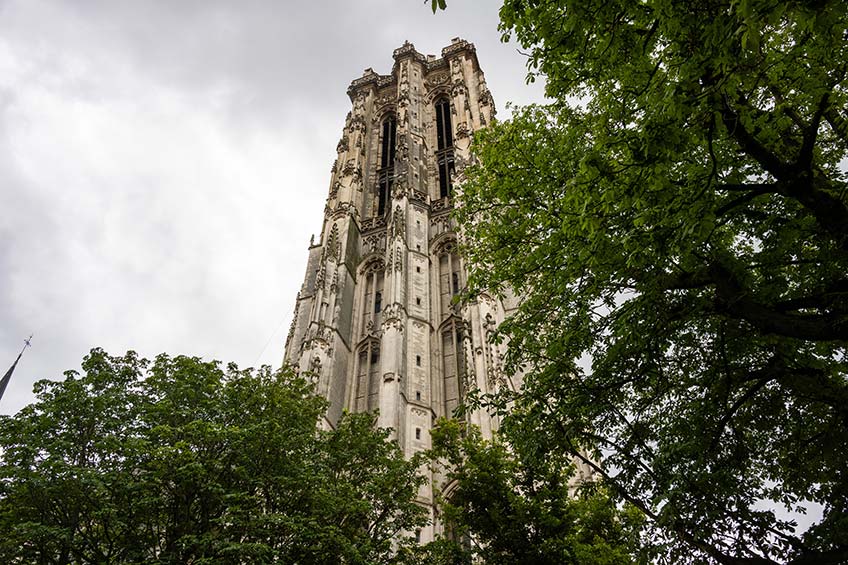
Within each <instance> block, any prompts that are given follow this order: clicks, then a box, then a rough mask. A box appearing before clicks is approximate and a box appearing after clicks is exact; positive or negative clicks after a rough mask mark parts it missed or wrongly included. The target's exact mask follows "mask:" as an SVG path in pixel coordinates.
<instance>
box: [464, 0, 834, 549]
mask: <svg viewBox="0 0 848 565" xmlns="http://www.w3.org/2000/svg"><path fill="white" fill-rule="evenodd" d="M847 12H848V5H846V4H845V3H844V2H840V1H830V0H822V1H819V2H815V3H801V2H775V1H770V0H742V1H730V0H727V1H724V0H695V1H692V2H673V1H671V0H648V1H645V2H630V1H627V0H613V1H606V0H604V1H601V0H587V1H583V2H573V1H566V2H561V1H554V0H507V1H506V2H505V3H504V6H503V7H502V9H501V30H502V31H503V32H504V35H505V37H510V36H513V35H514V36H515V37H516V38H517V40H518V41H519V43H520V44H521V45H522V46H523V47H524V48H525V49H526V50H528V53H529V65H530V70H531V74H530V76H529V78H530V80H532V79H534V78H535V77H536V76H539V75H541V76H544V77H545V78H546V80H547V87H546V88H547V93H548V95H549V96H550V97H551V98H553V99H554V101H555V102H554V103H553V104H551V105H549V106H546V107H538V106H534V107H529V108H524V109H519V110H517V111H516V113H515V115H514V116H513V118H512V119H511V120H510V121H507V122H503V123H499V124H495V125H493V126H491V127H489V128H487V129H485V130H482V131H479V132H476V133H475V140H474V146H473V147H474V152H475V155H476V158H477V161H478V163H477V164H476V165H474V166H472V167H470V168H469V169H467V170H466V175H467V177H468V181H467V182H466V183H465V184H464V185H463V193H462V195H461V196H460V197H459V201H460V202H459V204H460V207H459V211H458V218H459V220H460V223H461V226H462V229H463V230H464V234H465V238H464V239H465V242H466V244H465V256H466V258H467V259H468V262H469V264H470V270H471V275H470V287H471V290H470V293H471V294H472V295H473V294H475V293H484V292H490V293H505V292H507V291H514V292H515V293H516V294H517V295H518V296H521V297H522V301H521V305H520V307H519V309H518V311H517V313H516V314H515V315H514V316H513V317H512V318H511V319H510V320H508V321H507V323H505V324H504V325H503V326H502V328H501V330H500V339H508V340H509V346H510V347H509V357H508V370H512V371H517V370H524V371H526V375H527V376H526V380H525V387H524V389H523V390H522V391H521V393H520V394H518V395H516V396H515V397H511V398H504V397H500V398H491V399H489V401H490V402H492V405H493V406H496V407H501V408H504V407H505V406H506V404H507V403H508V402H509V403H512V409H513V411H512V413H511V415H510V414H509V413H506V412H507V411H506V410H504V411H505V422H504V427H505V429H506V430H510V428H511V429H512V431H508V432H507V433H510V434H511V437H512V438H513V439H514V441H515V442H519V443H520V442H524V443H525V444H528V445H529V444H531V443H535V444H537V445H540V446H543V447H544V450H547V452H548V453H550V454H551V456H555V455H556V454H558V453H563V452H565V453H570V454H571V455H572V456H574V457H576V458H578V459H579V460H582V462H583V463H584V464H586V465H590V466H592V467H594V469H595V472H596V473H597V475H598V476H600V477H602V478H603V482H604V484H605V485H606V486H607V487H608V488H610V489H612V492H614V493H615V495H616V497H618V499H619V500H624V501H627V502H628V503H629V504H632V505H633V506H634V507H636V508H638V509H640V511H641V512H642V513H643V514H644V516H645V517H646V518H647V520H648V521H647V523H646V528H647V531H646V535H645V536H644V538H643V540H644V543H645V547H646V549H647V550H650V551H653V552H654V555H655V556H656V559H660V560H664V561H673V562H690V563H696V562H697V563H700V562H704V561H705V560H707V561H713V562H719V563H725V564H747V563H751V564H754V563H757V564H759V563H763V564H766V563H782V562H788V563H795V564H798V565H800V564H804V563H814V562H815V563H841V562H845V560H848V519H846V516H848V476H846V473H848V471H846V469H848V461H846V455H845V454H846V453H848V412H847V411H846V406H848V377H846V374H847V373H846V368H848V359H846V345H848V276H846V273H848V190H846V189H848V185H846V182H845V163H846V161H845V159H846V156H848V155H846V149H848V122H846V61H848V41H846V39H847V38H848V31H846V30H848V13H847ZM587 454H591V456H587ZM816 505H820V508H821V515H820V516H819V515H817V512H814V513H813V515H811V516H810V517H809V518H810V519H811V520H812V522H813V524H812V527H810V528H808V529H807V530H806V531H804V529H803V528H801V529H796V524H795V517H797V516H798V514H799V513H803V512H804V509H805V508H807V507H812V508H815V507H816Z"/></svg>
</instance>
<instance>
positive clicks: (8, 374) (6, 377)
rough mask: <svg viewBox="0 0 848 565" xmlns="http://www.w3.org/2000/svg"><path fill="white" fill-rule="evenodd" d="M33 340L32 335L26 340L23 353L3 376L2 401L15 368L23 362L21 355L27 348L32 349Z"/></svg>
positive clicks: (0, 383) (0, 385)
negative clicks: (31, 342) (19, 362)
mask: <svg viewBox="0 0 848 565" xmlns="http://www.w3.org/2000/svg"><path fill="white" fill-rule="evenodd" d="M31 340H32V334H30V336H29V337H28V338H26V339H25V340H24V346H23V348H21V352H20V353H18V358H17V359H15V362H14V363H12V366H11V367H9V370H8V371H6V374H5V375H3V380H0V400H2V399H3V393H5V392H6V386H8V384H9V381H10V380H12V373H14V372H15V367H17V366H18V361H20V360H21V355H23V354H24V351H25V350H26V348H27V347H30V341H31Z"/></svg>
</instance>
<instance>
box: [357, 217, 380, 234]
mask: <svg viewBox="0 0 848 565" xmlns="http://www.w3.org/2000/svg"><path fill="white" fill-rule="evenodd" d="M361 226H362V232H363V233H365V232H367V231H371V230H376V229H380V228H385V227H386V219H385V218H384V217H382V216H373V217H371V218H365V219H364V220H362V224H361Z"/></svg>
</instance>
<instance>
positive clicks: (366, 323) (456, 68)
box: [285, 39, 513, 542]
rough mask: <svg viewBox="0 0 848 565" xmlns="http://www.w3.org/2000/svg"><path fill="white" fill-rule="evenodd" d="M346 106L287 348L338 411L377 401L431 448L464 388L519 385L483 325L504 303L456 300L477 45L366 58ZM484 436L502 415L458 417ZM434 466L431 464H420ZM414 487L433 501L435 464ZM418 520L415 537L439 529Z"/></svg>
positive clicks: (484, 105) (478, 85) (489, 324)
mask: <svg viewBox="0 0 848 565" xmlns="http://www.w3.org/2000/svg"><path fill="white" fill-rule="evenodd" d="M347 92H348V95H349V96H350V99H351V102H352V105H353V108H352V110H351V112H350V113H349V114H348V115H347V119H346V121H345V127H344V131H343V133H342V138H341V140H340V141H339V144H338V147H337V151H338V158H337V159H336V161H335V162H334V163H333V167H332V169H331V172H330V173H331V176H330V190H329V196H328V198H327V205H326V207H325V208H324V220H323V227H322V230H321V236H320V239H319V240H318V241H317V242H314V241H313V242H312V244H311V245H310V247H309V260H308V264H307V267H306V276H305V279H304V282H303V286H302V288H301V290H300V292H299V293H298V297H297V305H296V307H295V314H294V320H293V321H292V326H291V330H290V331H289V336H288V339H287V341H286V351H285V359H286V361H287V362H288V363H290V364H292V365H293V366H295V367H296V368H298V369H299V370H300V371H304V372H306V371H308V372H310V374H312V376H313V378H315V379H316V381H317V386H318V392H319V393H320V394H322V395H324V396H325V397H326V398H327V399H328V400H329V401H330V408H329V411H328V413H327V416H326V418H327V420H326V425H327V426H333V425H334V423H335V422H337V421H338V418H339V417H340V416H341V414H342V411H343V410H347V411H350V412H362V411H374V410H378V411H379V420H378V424H379V425H380V426H381V427H386V428H392V429H393V430H394V432H393V433H394V438H395V439H396V440H397V441H398V443H399V444H400V446H401V448H402V449H403V451H404V453H405V454H406V455H407V456H411V455H412V454H413V453H415V452H417V451H421V450H424V449H427V448H429V446H430V433H429V432H430V428H431V427H432V425H433V422H434V421H435V420H436V419H437V418H439V417H441V416H448V417H450V416H452V415H453V412H454V410H455V409H456V408H457V406H458V405H459V403H460V401H461V398H462V396H463V394H464V392H465V391H467V390H469V388H472V387H474V388H479V389H481V390H482V391H483V392H488V391H490V390H492V389H493V388H494V387H496V386H513V383H512V382H510V380H509V379H504V378H503V376H502V375H501V373H500V370H499V367H500V362H499V360H500V358H501V354H502V351H500V349H499V348H498V346H494V345H492V344H490V343H489V340H488V339H487V336H488V335H489V334H490V333H491V332H492V331H493V330H494V328H495V326H496V325H497V324H498V323H500V322H501V321H502V320H503V318H504V314H505V311H504V307H503V305H502V304H501V303H500V302H499V301H498V300H496V299H492V298H490V297H486V296H483V297H481V298H479V299H478V300H477V301H476V302H474V303H470V304H465V305H461V306H460V305H458V304H456V303H455V302H454V300H453V298H454V296H456V295H457V294H459V293H460V292H461V290H462V289H463V287H464V285H465V279H466V272H465V269H464V266H463V261H462V258H461V257H460V256H459V255H458V254H457V237H458V234H457V231H456V225H455V222H454V220H453V219H452V218H451V214H450V213H451V210H452V207H453V195H454V191H455V190H457V183H458V182H459V181H461V178H462V171H463V168H464V167H465V165H466V163H467V162H468V159H469V152H468V150H469V145H470V141H471V138H470V136H471V133H472V132H473V131H475V130H477V129H479V128H482V127H485V126H486V124H487V123H489V122H490V121H491V120H492V117H493V116H494V114H495V108H494V103H493V100H492V96H491V94H490V93H489V89H488V88H487V87H486V81H485V79H484V77H483V72H482V70H480V66H479V63H478V61H477V55H476V52H475V49H474V45H473V44H471V43H468V42H467V41H464V40H461V39H454V40H453V42H452V43H451V44H450V45H449V46H448V47H445V48H444V49H442V52H441V57H435V56H433V55H428V56H424V55H422V54H420V53H418V52H417V51H416V50H415V48H414V47H413V46H412V44H410V43H408V42H407V43H405V44H404V45H403V46H402V47H400V48H398V49H396V50H395V51H394V66H393V67H392V71H391V74H389V75H379V74H377V73H375V72H374V71H373V70H372V69H366V70H365V73H364V75H363V76H362V77H361V78H358V79H356V80H354V81H353V83H352V84H351V85H350V87H349V88H348V90H347ZM465 418H467V419H468V420H469V421H470V422H471V423H473V424H476V425H478V426H480V428H481V430H482V431H483V434H484V436H485V435H489V434H490V433H491V430H492V429H493V426H496V422H495V421H494V420H493V419H492V418H491V417H490V416H488V415H487V414H485V413H482V412H476V413H471V414H468V415H466V416H465ZM425 472H427V473H429V470H425ZM429 478H430V481H429V483H428V484H427V485H426V486H425V487H423V488H422V490H421V492H420V493H419V499H420V501H421V503H422V504H424V505H426V506H428V507H429V508H430V509H431V512H434V511H435V510H434V507H433V500H434V495H435V490H436V489H441V490H444V489H449V488H450V485H448V484H445V481H444V480H443V477H439V476H431V477H429ZM433 518H434V520H433V522H434V524H435V525H434V526H431V527H430V528H429V529H428V531H425V532H421V538H420V539H421V541H422V542H426V541H428V540H430V539H432V538H433V535H434V534H435V533H438V531H439V529H440V528H441V526H440V524H439V520H438V518H437V517H436V516H433Z"/></svg>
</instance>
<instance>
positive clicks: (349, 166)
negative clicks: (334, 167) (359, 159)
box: [342, 159, 359, 176]
mask: <svg viewBox="0 0 848 565" xmlns="http://www.w3.org/2000/svg"><path fill="white" fill-rule="evenodd" d="M357 169H359V166H358V165H357V164H356V160H355V159H348V160H347V162H346V163H345V166H344V169H342V174H343V175H348V176H350V175H353V173H354V171H356V170H357Z"/></svg>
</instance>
